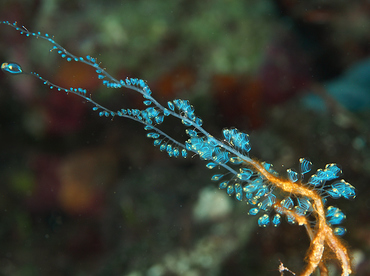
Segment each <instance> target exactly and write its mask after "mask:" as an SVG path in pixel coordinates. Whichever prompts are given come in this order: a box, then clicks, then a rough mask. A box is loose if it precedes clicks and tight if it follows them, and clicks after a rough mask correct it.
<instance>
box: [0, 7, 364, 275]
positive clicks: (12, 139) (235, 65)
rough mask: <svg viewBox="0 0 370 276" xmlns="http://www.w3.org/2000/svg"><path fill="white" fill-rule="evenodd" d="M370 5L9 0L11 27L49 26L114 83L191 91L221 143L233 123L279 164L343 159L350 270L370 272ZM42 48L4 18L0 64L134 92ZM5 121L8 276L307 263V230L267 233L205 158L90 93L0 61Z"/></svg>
mask: <svg viewBox="0 0 370 276" xmlns="http://www.w3.org/2000/svg"><path fill="white" fill-rule="evenodd" d="M369 14H370V4H369V1H366V0H362V1H361V0H357V1H347V0H338V1H324V0H313V1H296V0H213V1H210V0H206V1H193V0H172V1H144V0H122V1H115V0H110V1H98V0H73V1H72V0H65V1H58V0H38V1H32V0H23V1H21V0H2V1H1V2H0V20H1V21H3V20H8V21H10V22H14V21H17V22H18V25H19V26H22V25H23V26H25V27H26V28H27V29H29V30H30V31H32V32H37V31H40V32H42V33H48V34H50V35H53V36H55V40H56V41H57V42H58V43H59V44H61V45H62V46H63V47H65V48H66V49H67V50H68V51H70V52H71V53H73V54H75V55H77V56H86V55H91V56H93V57H96V58H98V60H99V61H100V62H102V66H103V67H104V68H106V69H107V71H108V72H109V73H110V74H112V75H113V76H115V77H116V78H123V79H124V78H125V77H126V76H127V77H138V78H142V79H145V80H147V82H148V84H149V86H150V87H151V89H152V91H153V93H154V97H155V98H156V99H157V100H158V101H159V102H161V103H165V102H166V101H168V100H172V99H174V98H184V99H189V100H190V101H191V103H192V104H193V105H194V107H195V110H196V112H197V114H198V115H199V116H200V117H201V118H202V119H203V121H204V126H205V129H206V130H208V131H209V132H210V133H211V134H213V135H214V136H215V137H221V130H222V128H224V127H237V128H239V129H241V130H244V131H245V132H247V133H249V134H250V139H251V144H252V150H251V156H253V157H255V158H258V159H260V160H264V161H266V162H268V163H272V164H274V168H275V169H276V170H277V171H279V172H281V173H282V174H283V175H284V174H285V173H284V172H285V170H286V169H288V168H298V164H299V162H298V160H299V158H300V157H308V158H309V159H310V160H311V161H312V162H313V165H314V167H313V170H314V171H315V170H316V169H317V168H323V167H324V166H325V164H327V163H332V162H335V163H338V164H340V165H341V167H342V169H343V172H344V175H343V178H344V179H346V180H347V181H348V182H350V183H351V184H352V185H354V186H355V187H356V188H357V193H358V196H357V198H356V199H355V200H354V201H345V200H336V201H333V202H329V203H328V204H334V205H336V206H338V207H340V208H341V209H342V210H343V211H344V212H345V214H346V215H347V220H346V222H345V223H344V226H345V227H346V228H347V230H348V232H347V234H346V235H345V236H344V239H345V240H346V241H347V243H348V245H349V248H350V249H351V251H352V254H353V259H354V264H355V269H356V270H357V274H356V275H370V212H369V209H370V205H369V202H370V201H369V197H370V188H369V180H370V149H369V143H370V55H369V54H370V31H369V30H370V16H369ZM50 48H51V45H50V44H48V43H47V42H45V41H41V40H40V39H35V38H27V37H25V36H21V35H20V34H19V33H18V32H16V31H15V30H14V29H12V28H10V27H8V26H6V25H0V61H1V62H9V61H11V62H17V63H19V64H21V65H22V67H23V69H24V70H26V71H36V72H38V73H40V75H42V76H43V77H45V78H46V79H48V80H50V81H51V82H54V83H56V84H58V85H60V86H64V87H72V86H73V87H83V88H87V89H88V90H89V92H90V93H91V94H92V97H93V98H94V99H95V100H97V101H98V102H99V103H102V104H104V105H106V106H108V107H111V108H113V109H116V108H117V109H118V108H125V107H134V106H137V105H139V104H140V103H141V100H142V99H141V97H140V96H138V95H135V94H134V93H132V92H129V91H123V90H117V89H106V88H105V87H103V86H102V85H101V83H100V81H99V80H98V79H97V76H96V74H95V72H94V70H92V69H91V68H88V67H86V66H85V65H83V64H79V63H73V62H71V63H67V62H66V61H65V60H63V59H61V58H60V57H59V55H57V54H56V53H50V52H49V49H50ZM170 127H171V129H172V130H174V132H176V130H177V127H178V126H177V125H176V124H174V125H173V126H170ZM0 132H1V134H0V180H1V185H0V248H1V249H0V274H1V275H22V276H28V275H54V276H59V275H81V276H83V275H130V276H144V275H145V276H157V275H158V276H160V275H166V276H167V275H168V276H169V275H184V276H197V275H231V276H233V275H279V272H278V266H279V260H281V261H282V262H283V263H284V265H285V266H287V267H288V268H289V269H291V270H292V271H294V272H296V273H299V272H300V270H301V269H302V268H303V266H304V256H305V252H306V250H307V249H308V245H309V240H308V237H307V235H306V233H305V230H304V229H301V227H298V226H292V225H289V224H288V223H286V222H285V223H283V224H282V225H281V226H280V227H278V228H273V227H267V228H266V229H262V228H258V226H257V222H256V219H255V218H254V217H251V216H248V215H247V210H248V208H246V207H247V206H246V205H245V204H246V203H240V202H237V201H236V200H235V199H234V198H232V197H228V196H227V194H226V193H225V192H224V191H220V190H218V188H217V185H215V184H214V183H212V182H211V180H210V177H211V175H212V174H213V173H214V172H213V173H212V172H210V171H209V170H208V169H207V168H206V167H205V163H204V162H202V161H201V160H199V158H198V157H194V158H191V157H190V158H188V159H186V160H181V159H179V160H177V159H174V158H169V157H168V156H167V155H166V154H164V153H161V152H159V150H158V149H157V148H154V147H153V146H152V141H151V140H149V139H147V138H146V135H145V131H144V130H143V127H142V126H141V125H138V124H137V123H135V122H131V121H127V120H123V119H120V118H114V120H110V119H106V118H100V117H99V116H98V115H97V113H94V112H93V111H92V106H90V105H89V104H84V102H83V100H82V99H81V98H78V97H76V96H74V95H66V94H64V93H58V92H56V91H55V90H53V91H50V89H49V88H48V87H46V86H44V85H43V84H42V82H40V81H37V80H36V79H34V78H32V77H30V76H26V75H21V76H9V75H6V74H4V73H3V72H1V73H0ZM179 138H180V139H185V137H184V136H179ZM330 269H331V271H332V273H333V274H332V275H339V270H338V267H337V266H336V264H335V263H334V264H332V265H331V266H330ZM287 274H288V273H287Z"/></svg>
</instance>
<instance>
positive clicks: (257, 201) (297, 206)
mask: <svg viewBox="0 0 370 276" xmlns="http://www.w3.org/2000/svg"><path fill="white" fill-rule="evenodd" d="M0 23H1V24H6V25H8V26H11V27H13V28H14V29H16V30H17V31H19V32H20V33H21V34H24V35H26V36H31V37H37V38H41V39H44V40H47V41H49V42H50V43H51V44H52V45H53V46H52V48H51V50H50V51H56V52H57V53H58V54H60V56H61V57H62V58H66V59H67V61H75V62H82V63H85V64H87V65H89V66H91V67H93V68H95V70H96V73H97V77H98V79H100V80H102V83H103V85H105V86H106V87H107V88H126V89H130V90H133V91H135V92H137V93H139V94H141V95H142V97H143V98H144V100H143V103H144V105H145V108H144V109H136V108H125V109H121V110H117V111H113V110H109V109H108V108H106V107H104V106H102V105H100V104H99V103H97V102H95V101H94V100H93V99H91V97H90V96H89V95H88V94H87V91H86V90H85V89H83V88H74V87H71V88H63V87H60V86H58V85H56V84H53V83H50V82H49V81H48V80H46V79H44V78H43V77H41V76H40V75H39V74H37V73H35V72H24V71H23V69H22V67H21V66H20V65H19V64H17V63H3V64H2V65H1V69H2V70H3V71H4V72H6V73H10V74H30V75H33V76H35V77H36V78H38V79H40V80H42V81H43V82H44V84H45V85H48V86H49V88H50V89H57V90H58V91H63V92H66V93H73V94H76V95H78V96H80V97H82V98H83V99H84V100H86V101H87V102H90V103H91V104H93V110H94V111H98V112H99V116H105V117H114V116H118V117H124V118H129V119H131V120H134V121H137V122H139V123H141V124H143V125H144V128H145V130H147V131H148V133H147V137H148V138H151V139H153V144H154V146H157V147H159V150H160V151H163V152H166V153H167V154H168V155H169V156H170V157H180V156H181V157H184V158H186V157H187V156H188V152H192V153H195V154H197V155H199V157H200V158H201V159H203V160H206V161H208V163H207V164H206V166H207V168H209V169H213V168H215V167H218V168H223V169H224V171H225V173H224V174H215V175H213V176H212V181H218V182H220V183H219V187H220V188H221V189H225V190H226V192H227V194H229V195H235V198H236V199H237V200H239V201H246V202H247V203H248V204H249V205H250V206H251V208H250V210H249V214H250V215H257V214H260V213H262V215H261V216H260V218H259V219H258V224H259V226H262V227H266V226H267V225H268V224H272V225H274V226H277V225H279V224H280V222H281V216H282V215H283V214H285V215H286V217H287V221H288V222H289V223H295V217H294V216H292V215H289V212H286V210H292V211H294V213H295V214H298V215H300V216H309V215H310V214H311V212H312V211H313V210H312V199H310V198H308V197H306V196H299V195H294V194H286V193H285V195H284V193H281V191H279V192H278V193H276V190H277V188H276V186H275V185H274V183H273V181H271V179H269V178H268V177H266V175H271V176H273V177H278V175H277V173H276V172H275V171H274V170H273V168H272V165H271V164H268V163H259V162H258V161H256V160H254V159H252V158H251V157H250V156H249V151H250V150H251V146H250V143H249V138H248V134H245V133H243V132H241V131H239V130H237V129H235V128H231V129H224V130H223V138H222V140H221V139H216V138H215V137H213V136H212V135H210V134H209V133H208V132H207V131H206V130H205V129H204V128H203V127H202V120H201V119H200V118H199V117H197V116H196V115H195V112H194V107H193V106H192V105H191V104H190V103H189V101H187V100H182V99H175V100H173V101H169V102H168V103H167V106H166V107H165V106H163V105H161V104H160V103H159V102H158V101H157V100H155V98H153V96H152V92H151V90H150V88H149V86H148V85H147V83H146V82H145V81H144V80H142V79H136V78H130V79H128V78H127V79H125V80H117V79H115V78H114V77H112V76H111V75H110V74H108V73H107V71H106V70H105V69H103V68H101V67H100V65H99V63H98V62H97V60H96V59H95V58H92V57H90V56H86V57H85V58H84V57H77V56H75V55H73V54H71V53H70V52H68V51H67V50H66V49H64V48H63V47H62V46H60V45H59V44H58V43H56V42H55V41H54V39H53V38H51V37H50V36H49V35H47V34H41V33H39V32H38V33H33V32H30V31H28V30H27V29H26V28H24V27H18V26H17V24H16V23H9V22H8V21H2V22H0ZM168 116H173V117H175V118H177V119H179V120H180V122H181V123H182V124H183V125H184V127H185V132H186V134H187V135H188V139H187V140H186V141H184V142H180V141H178V140H175V139H173V138H172V137H171V136H170V135H168V134H167V133H165V132H163V131H162V130H161V125H162V123H163V122H164V121H165V120H166V117H168ZM300 164H301V165H300V172H299V173H298V172H296V171H294V170H292V169H288V170H287V180H288V181H290V182H291V183H296V184H297V185H306V186H310V187H312V189H315V190H316V191H318V192H319V193H320V195H321V196H322V198H323V199H324V200H323V201H325V198H326V197H332V198H335V199H336V198H340V197H344V198H346V199H352V198H354V197H355V196H356V194H355V188H354V187H353V186H352V185H350V184H349V183H347V182H345V181H344V180H339V181H333V180H336V179H338V178H339V176H340V174H341V169H340V168H339V167H338V166H337V165H336V164H328V165H326V167H325V169H319V170H317V172H316V173H314V174H313V175H311V176H309V177H307V179H306V180H305V175H306V174H307V173H309V172H310V171H311V166H312V164H311V162H310V161H308V160H307V159H304V158H301V159H300ZM262 171H264V174H262V173H261V172H262ZM278 196H279V197H280V198H277V197H278ZM272 210H273V211H274V212H271V211H272ZM272 213H273V214H272ZM326 219H327V221H328V224H329V225H338V224H340V223H342V221H343V220H344V219H345V215H344V214H343V212H342V211H341V210H340V209H339V208H336V207H333V206H329V207H327V208H326ZM345 232H346V230H345V228H344V227H341V226H337V227H335V228H334V233H335V234H337V235H343V234H344V233H345Z"/></svg>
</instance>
